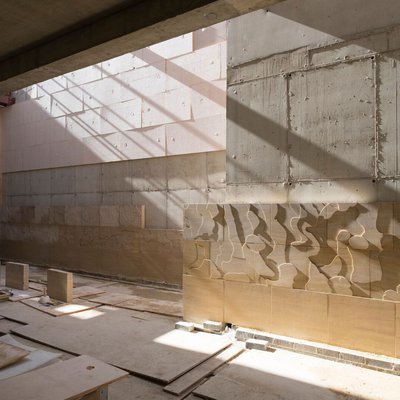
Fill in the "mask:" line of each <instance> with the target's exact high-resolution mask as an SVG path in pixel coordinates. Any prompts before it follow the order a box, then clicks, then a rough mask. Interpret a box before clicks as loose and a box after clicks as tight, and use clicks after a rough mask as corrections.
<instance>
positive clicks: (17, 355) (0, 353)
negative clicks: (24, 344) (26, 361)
mask: <svg viewBox="0 0 400 400" xmlns="http://www.w3.org/2000/svg"><path fill="white" fill-rule="evenodd" d="M28 354H29V351H26V350H23V349H20V348H19V347H16V346H13V345H11V344H8V343H3V342H0V369H1V368H4V367H7V365H12V364H14V363H16V362H17V361H19V360H21V359H23V358H24V357H26V356H27V355H28Z"/></svg>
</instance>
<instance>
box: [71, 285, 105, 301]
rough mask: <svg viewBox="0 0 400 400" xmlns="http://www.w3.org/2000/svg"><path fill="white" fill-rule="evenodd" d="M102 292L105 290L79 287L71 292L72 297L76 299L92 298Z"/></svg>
mask: <svg viewBox="0 0 400 400" xmlns="http://www.w3.org/2000/svg"><path fill="white" fill-rule="evenodd" d="M104 292H105V290H103V289H100V288H96V287H93V286H79V287H76V288H74V289H73V290H72V297H73V298H74V299H76V298H78V297H87V296H94V295H96V294H100V293H104Z"/></svg>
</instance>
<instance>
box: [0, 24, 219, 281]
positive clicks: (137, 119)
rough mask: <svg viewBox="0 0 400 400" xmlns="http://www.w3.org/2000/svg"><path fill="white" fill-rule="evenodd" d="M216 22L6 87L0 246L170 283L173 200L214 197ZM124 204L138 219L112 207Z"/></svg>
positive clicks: (3, 250) (177, 219)
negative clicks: (141, 213)
mask: <svg viewBox="0 0 400 400" xmlns="http://www.w3.org/2000/svg"><path fill="white" fill-rule="evenodd" d="M225 31H226V24H225V23H222V24H219V25H215V26H212V27H209V28H207V29H203V30H201V31H198V32H193V33H190V34H187V35H183V36H181V37H178V38H175V39H172V40H169V41H167V42H164V43H160V44H157V45H154V46H151V47H149V48H146V49H142V50H139V51H137V52H135V53H130V54H126V55H124V56H122V57H118V58H116V59H111V60H108V61H105V62H102V63H100V64H97V65H94V66H92V67H88V68H85V69H82V70H78V71H74V72H71V73H69V74H66V75H63V76H60V77H57V78H54V79H51V80H49V81H46V82H42V83H40V84H38V85H34V86H32V87H30V88H26V89H24V90H20V91H18V92H16V93H15V96H16V98H17V102H16V104H15V105H14V106H12V107H10V108H8V109H4V110H1V112H0V118H1V119H2V123H1V126H0V129H1V128H2V130H3V132H2V140H3V142H4V147H3V149H2V150H3V151H2V152H1V153H0V154H1V156H2V157H1V159H2V168H3V171H4V174H3V178H4V179H3V180H4V189H5V190H4V192H3V193H2V199H3V200H4V206H3V210H2V211H3V215H5V216H6V218H3V220H2V223H1V235H0V256H1V257H5V258H10V259H14V260H24V261H26V262H31V263H37V264H42V265H55V266H58V267H61V268H62V267H65V268H69V269H73V270H82V271H86V272H94V273H101V274H105V275H112V276H119V277H122V278H127V279H144V280H151V281H158V282H167V283H173V284H178V285H180V284H181V276H182V232H181V231H180V230H181V229H182V227H183V210H182V206H183V204H184V203H208V202H214V203H215V202H223V201H224V199H225V176H226V173H225V159H226V158H225V130H226V115H225V103H226V34H225ZM133 206H144V209H145V226H144V229H143V227H142V225H141V226H140V227H139V226H136V225H135V226H127V225H126V224H125V223H122V222H123V221H121V220H120V219H118V218H117V216H118V215H120V213H121V209H123V210H125V211H124V212H125V213H126V214H127V218H134V213H133V211H130V210H131V208H132V209H135V207H133ZM121 207H122V208H121ZM130 207H131V208H130ZM140 209H141V208H140ZM117 210H119V211H117ZM10 215H11V216H13V215H16V216H18V215H19V216H20V217H19V218H17V219H15V218H14V217H12V218H11V219H10V218H8V217H10ZM46 216H47V217H46ZM102 216H103V217H104V218H105V219H104V220H105V221H106V222H107V223H106V225H104V224H103V223H102V222H101V218H102ZM36 217H37V218H36ZM39 217H40V218H39ZM42 217H43V218H42ZM38 218H39V220H38ZM115 218H117V220H115ZM113 220H114V222H113V223H112V224H111V225H110V224H109V222H110V221H113ZM125 222H126V221H125Z"/></svg>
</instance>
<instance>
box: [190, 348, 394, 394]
mask: <svg viewBox="0 0 400 400" xmlns="http://www.w3.org/2000/svg"><path fill="white" fill-rule="evenodd" d="M399 385H400V377H399V376H395V375H390V374H382V373H381V372H377V371H373V370H370V369H364V368H359V367H356V366H354V365H345V364H341V363H337V362H333V361H328V360H324V359H320V358H317V357H311V356H306V355H303V354H298V353H293V352H289V351H285V350H277V351H275V352H269V351H258V350H250V351H247V352H245V353H243V354H241V355H240V356H239V357H237V358H236V359H234V360H233V361H232V362H231V363H229V364H228V366H226V367H225V368H224V369H222V370H221V371H220V372H219V373H218V374H217V375H216V376H214V377H212V378H211V379H210V380H208V381H207V382H205V383H204V384H203V385H201V386H200V387H198V388H197V389H196V390H195V392H194V393H195V394H198V395H200V396H201V397H205V398H207V399H216V400H227V399H229V400H242V399H246V400H275V399H295V400H322V399H323V400H342V399H344V398H346V399H347V398H348V399H385V400H396V399H398V396H399V392H398V388H399ZM344 394H345V395H344Z"/></svg>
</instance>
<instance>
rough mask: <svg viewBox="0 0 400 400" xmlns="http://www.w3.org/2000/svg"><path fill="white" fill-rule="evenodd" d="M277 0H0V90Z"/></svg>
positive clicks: (119, 52)
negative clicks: (0, 32)
mask: <svg viewBox="0 0 400 400" xmlns="http://www.w3.org/2000/svg"><path fill="white" fill-rule="evenodd" d="M280 1H282V0H185V1H182V0H146V1H144V0H85V1H82V0H69V1H65V0H41V1H32V0H13V1H8V0H0V10H1V13H0V24H1V25H0V26H1V28H2V31H3V34H2V35H1V36H0V94H2V93H6V92H9V91H12V90H16V89H20V88H23V87H26V86H29V85H31V84H33V83H37V82H40V81H43V80H46V79H50V78H52V77H55V76H58V75H61V74H63V73H66V72H69V71H73V70H76V69H79V68H83V67H86V66H89V65H93V64H95V63H98V62H100V61H104V60H107V59H110V58H113V57H117V56H119V55H122V54H125V53H127V52H130V51H135V50H138V49H141V48H143V47H147V46H149V45H152V44H155V43H158V42H161V41H163V40H167V39H170V38H173V37H176V36H179V35H182V34H184V33H188V32H192V31H194V30H196V29H200V28H202V27H206V26H210V25H213V24H215V23H217V22H221V21H224V20H226V19H230V18H234V17H237V16H239V15H241V14H244V13H247V12H251V11H254V10H258V9H261V8H266V7H268V6H270V5H272V4H275V3H278V2H280Z"/></svg>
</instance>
